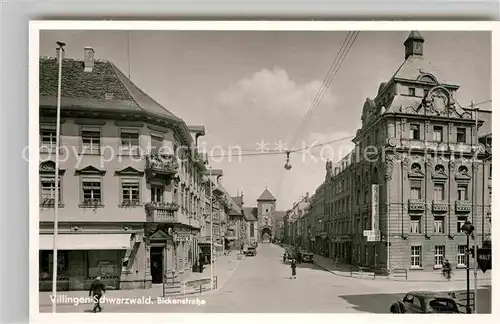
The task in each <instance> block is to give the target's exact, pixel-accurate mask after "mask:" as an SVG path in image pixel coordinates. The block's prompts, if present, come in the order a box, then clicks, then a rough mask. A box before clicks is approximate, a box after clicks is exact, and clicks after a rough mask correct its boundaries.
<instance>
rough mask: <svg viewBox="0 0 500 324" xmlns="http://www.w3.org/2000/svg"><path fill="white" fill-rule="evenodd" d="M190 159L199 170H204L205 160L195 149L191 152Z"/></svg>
mask: <svg viewBox="0 0 500 324" xmlns="http://www.w3.org/2000/svg"><path fill="white" fill-rule="evenodd" d="M191 158H192V159H193V162H194V163H196V164H197V165H198V166H199V167H200V168H201V170H206V165H205V162H206V160H207V158H206V156H205V155H204V154H203V153H201V152H199V151H198V149H197V148H195V149H194V150H193V151H192V155H191Z"/></svg>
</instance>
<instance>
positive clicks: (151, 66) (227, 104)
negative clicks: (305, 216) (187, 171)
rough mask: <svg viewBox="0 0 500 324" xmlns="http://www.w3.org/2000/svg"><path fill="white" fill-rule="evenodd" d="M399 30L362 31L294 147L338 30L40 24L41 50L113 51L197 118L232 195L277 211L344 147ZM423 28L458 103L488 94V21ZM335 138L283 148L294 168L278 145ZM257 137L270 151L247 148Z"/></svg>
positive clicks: (171, 103) (399, 43)
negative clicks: (472, 27)
mask: <svg viewBox="0 0 500 324" xmlns="http://www.w3.org/2000/svg"><path fill="white" fill-rule="evenodd" d="M408 34H409V31H361V32H360V33H359V35H358V37H357V39H356V41H355V43H354V44H353V46H352V48H351V50H350V52H349V53H348V55H347V57H346V59H345V61H344V63H343V64H342V66H341V67H340V70H339V71H338V73H337V74H336V76H335V78H334V79H333V82H332V83H331V85H330V87H329V88H328V91H327V92H326V93H325V94H324V96H323V98H322V100H321V102H320V104H319V106H318V108H317V109H316V110H315V113H314V114H313V115H312V116H311V118H310V119H309V121H308V123H307V124H306V127H305V128H304V129H303V131H302V132H301V133H300V137H299V139H298V141H297V142H296V144H295V145H293V146H292V145H291V142H292V139H293V138H294V135H295V134H296V132H297V130H298V129H299V126H300V125H301V123H302V122H303V120H304V117H305V116H306V114H307V112H308V110H309V108H310V106H311V103H312V101H313V99H314V97H315V96H316V94H317V92H318V90H319V89H320V87H321V84H322V81H323V79H324V77H325V75H326V73H327V71H328V68H329V67H330V65H331V63H332V62H333V60H334V59H335V57H336V56H337V52H338V51H339V49H340V47H341V44H342V42H343V41H344V38H345V37H346V35H347V31H339V32H336V31H328V32H326V31H321V32H319V31H318V32H315V31H307V32H298V31H281V32H280V31H258V32H257V31H255V32H254V31H130V32H127V31H42V32H41V33H40V55H41V56H55V55H56V54H55V48H56V43H55V42H56V41H58V40H61V41H64V42H65V43H66V44H67V45H66V48H65V49H66V53H65V55H66V57H68V58H76V59H82V58H83V48H84V47H85V46H91V47H93V48H94V50H95V57H96V58H97V59H105V60H109V61H112V62H113V63H114V64H115V65H116V66H117V67H118V68H119V69H121V70H122V71H123V72H124V73H125V74H126V75H130V78H131V80H132V81H133V82H134V83H135V84H136V85H137V86H139V87H140V88H141V89H142V90H143V91H144V92H146V93H147V94H148V95H149V96H151V97H152V98H154V99H155V100H156V101H158V102H159V103H160V104H162V105H163V106H164V107H165V108H167V109H168V110H169V111H171V112H173V113H174V114H176V115H177V116H178V117H181V118H182V119H184V120H185V122H186V123H187V124H188V125H203V126H205V129H206V136H204V137H202V138H201V139H200V146H201V148H202V149H205V150H206V151H207V152H208V154H209V155H210V156H211V163H212V165H213V167H214V168H220V169H223V170H224V177H223V183H224V186H225V187H226V189H227V191H228V192H229V193H230V194H231V195H233V196H235V195H236V194H237V193H238V192H243V195H244V198H243V199H244V204H245V206H255V205H256V199H257V197H258V196H259V195H260V194H261V193H262V191H263V190H264V189H265V188H266V187H267V188H268V189H269V190H270V191H271V193H272V194H273V195H274V196H275V198H276V199H277V209H281V210H285V209H289V208H291V207H292V204H293V203H294V202H296V201H298V200H299V199H300V198H301V197H302V196H304V195H305V194H306V193H307V192H309V193H311V194H312V193H314V191H315V190H316V188H317V187H318V186H319V185H320V184H321V183H322V181H323V180H324V178H325V174H326V173H325V172H326V171H325V163H326V159H327V158H330V159H332V160H333V161H334V162H335V161H337V160H339V159H341V158H342V157H343V156H344V155H345V154H347V153H348V152H349V151H350V150H351V149H352V148H353V144H352V142H351V141H350V139H349V138H352V137H353V135H354V134H355V133H356V130H357V129H358V128H359V127H360V125H361V111H362V108H363V104H364V102H365V100H366V98H368V97H369V98H372V99H373V98H374V97H375V95H376V93H377V90H378V87H379V85H380V83H381V82H385V81H388V80H389V79H390V77H391V76H392V75H393V74H394V72H395V71H396V70H397V68H398V67H399V66H400V65H401V64H402V63H403V61H404V46H403V42H404V41H405V39H406V38H407V36H408ZM421 35H422V36H423V37H424V38H425V43H424V57H425V58H426V59H427V60H429V61H430V62H431V63H432V64H433V65H434V66H436V67H437V68H438V69H439V70H440V71H441V74H442V75H444V77H445V78H446V79H447V80H450V81H451V83H453V84H457V85H459V86H460V89H459V90H458V92H457V95H456V99H457V101H458V103H459V104H461V105H462V106H466V105H469V104H470V102H471V101H474V102H481V101H485V100H490V99H491V34H490V33H489V32H472V31H470V32H458V31H457V32H453V31H452V32H450V31H422V32H421ZM481 108H484V109H491V104H486V105H484V106H482V107H481ZM337 139H344V140H341V141H337V142H334V143H331V144H328V145H324V146H318V147H316V148H314V149H311V150H309V149H306V150H304V151H302V152H301V153H292V154H291V155H290V163H291V165H292V169H291V170H289V171H286V170H285V169H284V167H283V166H284V164H285V162H286V155H285V150H286V149H297V148H303V147H304V148H305V147H309V146H312V145H315V144H318V143H324V142H330V141H334V140H337ZM263 147H264V150H265V149H268V150H272V151H273V152H276V150H278V151H279V152H280V154H263V155H257V156H250V155H249V154H255V153H260V152H262V148H263ZM237 148H240V149H241V150H242V152H243V154H246V155H242V156H238V154H237V153H238V152H239V149H237ZM230 152H232V153H230Z"/></svg>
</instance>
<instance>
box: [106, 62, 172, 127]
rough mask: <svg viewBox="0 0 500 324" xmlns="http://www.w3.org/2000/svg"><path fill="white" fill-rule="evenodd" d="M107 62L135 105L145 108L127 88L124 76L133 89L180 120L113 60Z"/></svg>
mask: <svg viewBox="0 0 500 324" xmlns="http://www.w3.org/2000/svg"><path fill="white" fill-rule="evenodd" d="M109 64H110V65H111V67H112V68H113V71H115V74H116V75H117V77H118V80H120V82H121V83H122V85H123V86H124V87H125V89H127V91H128V92H129V94H130V96H131V97H132V100H134V102H135V103H136V104H137V106H139V107H140V108H141V109H142V110H145V109H144V107H143V106H142V105H141V104H140V103H139V101H138V100H137V98H136V97H135V95H134V94H133V93H132V91H130V90H129V88H128V86H127V85H126V84H125V80H124V79H123V78H126V79H127V81H128V82H130V83H131V84H132V85H133V86H134V87H135V90H137V91H139V92H140V93H141V94H143V95H144V96H146V97H147V98H148V99H149V100H151V101H153V102H154V103H155V104H157V105H158V106H160V107H161V108H163V110H165V112H166V113H168V114H170V115H171V117H173V118H174V119H176V120H177V121H180V120H182V119H181V118H180V117H178V116H176V115H175V114H174V113H172V112H171V111H170V110H168V109H166V108H165V107H163V105H162V104H160V103H159V102H158V101H156V100H155V99H153V97H151V96H150V95H148V94H147V93H146V92H144V91H143V90H142V89H141V88H140V87H138V86H137V84H135V83H134V82H133V81H132V80H131V79H130V78H128V77H127V76H126V75H125V74H124V73H123V72H122V71H121V70H120V69H119V68H118V67H117V66H116V65H115V64H114V63H113V62H111V61H109ZM146 112H151V111H147V110H146Z"/></svg>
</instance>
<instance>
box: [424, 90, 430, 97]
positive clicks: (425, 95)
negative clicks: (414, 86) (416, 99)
mask: <svg viewBox="0 0 500 324" xmlns="http://www.w3.org/2000/svg"><path fill="white" fill-rule="evenodd" d="M428 94H429V90H427V89H424V98H425V97H427V95H428Z"/></svg>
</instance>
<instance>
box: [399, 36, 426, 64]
mask: <svg viewBox="0 0 500 324" xmlns="http://www.w3.org/2000/svg"><path fill="white" fill-rule="evenodd" d="M404 44H405V59H407V58H408V57H410V56H422V55H423V54H424V52H423V44H424V38H423V37H422V35H420V33H419V32H418V31H412V32H411V33H410V35H409V36H408V38H407V39H406V41H405V43H404Z"/></svg>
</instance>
